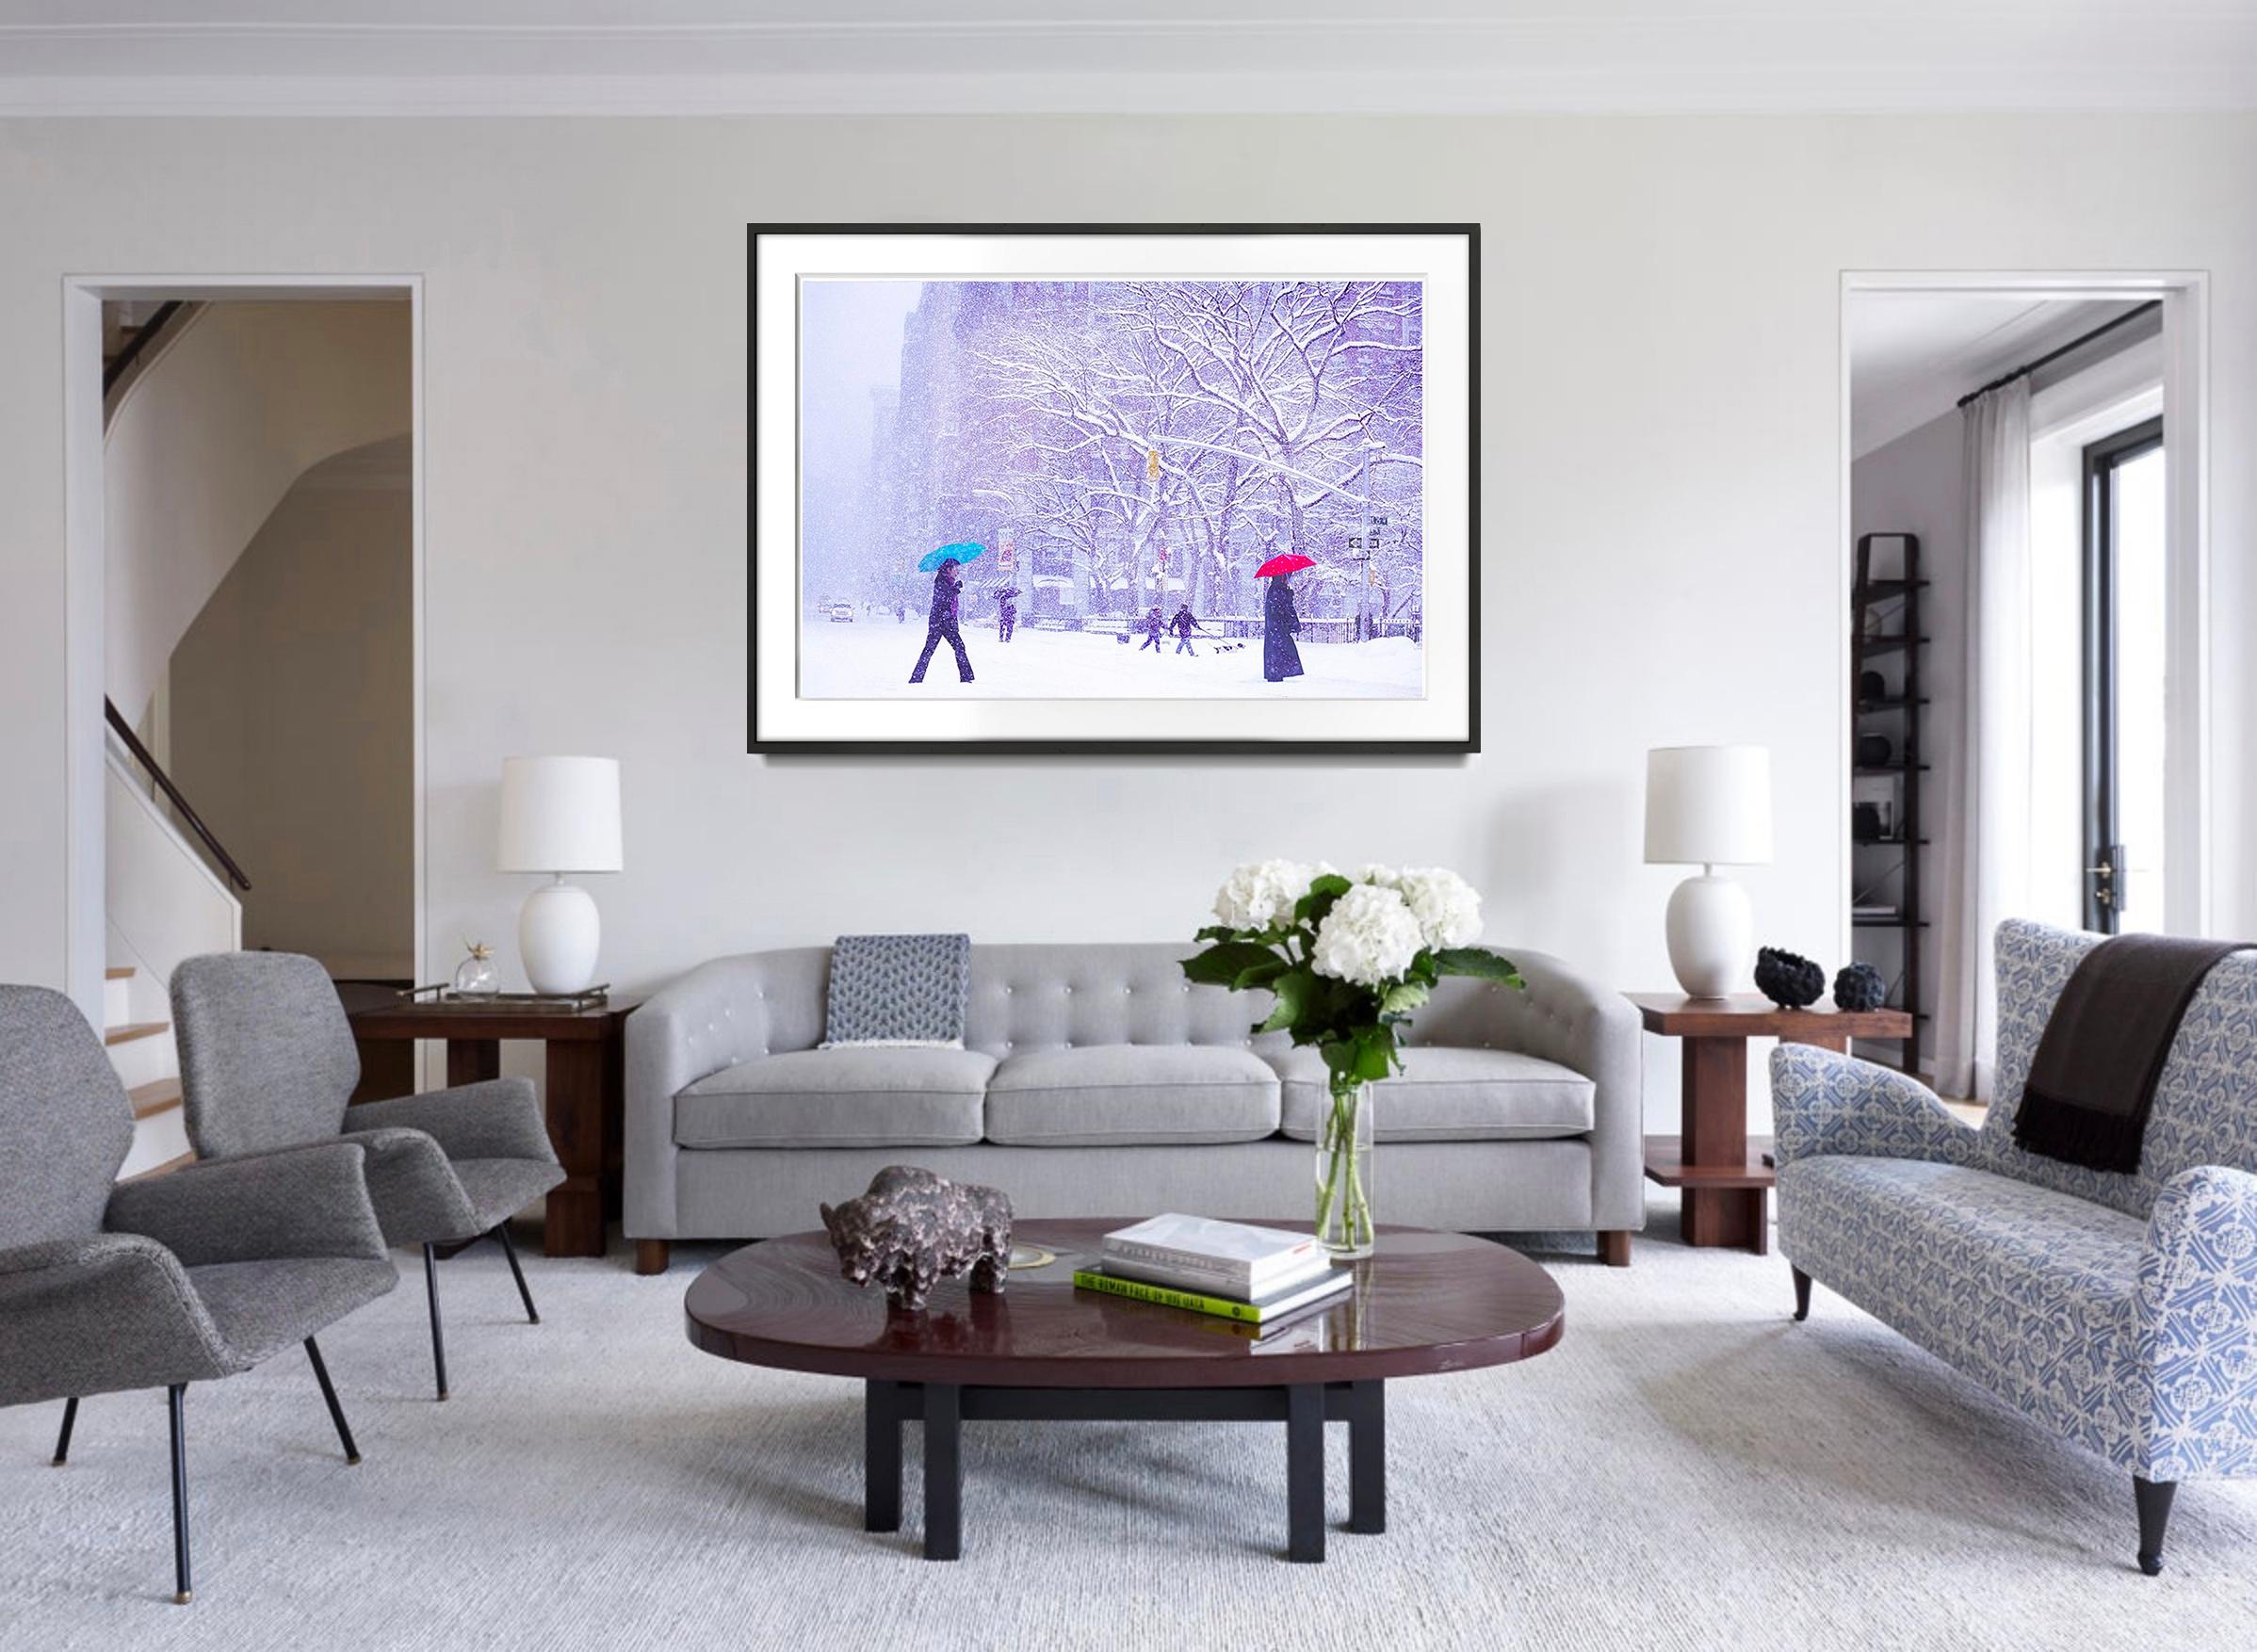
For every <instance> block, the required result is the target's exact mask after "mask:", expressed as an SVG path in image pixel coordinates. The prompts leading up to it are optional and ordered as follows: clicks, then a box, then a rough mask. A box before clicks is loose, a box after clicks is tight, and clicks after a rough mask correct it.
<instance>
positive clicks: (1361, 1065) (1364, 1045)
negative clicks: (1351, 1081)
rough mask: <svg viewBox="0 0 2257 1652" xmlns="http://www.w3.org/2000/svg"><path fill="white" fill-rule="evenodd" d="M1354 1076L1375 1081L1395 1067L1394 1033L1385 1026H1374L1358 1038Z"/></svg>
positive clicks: (1370, 1081) (1385, 1075)
mask: <svg viewBox="0 0 2257 1652" xmlns="http://www.w3.org/2000/svg"><path fill="white" fill-rule="evenodd" d="M1354 1047H1355V1050H1356V1069H1355V1071H1356V1077H1358V1078H1361V1079H1364V1080H1365V1081H1366V1082H1369V1083H1377V1082H1378V1081H1379V1080H1380V1079H1382V1078H1385V1077H1387V1076H1388V1073H1389V1072H1391V1071H1393V1069H1394V1067H1395V1064H1396V1063H1395V1035H1394V1034H1393V1033H1392V1032H1390V1031H1388V1029H1387V1028H1384V1027H1381V1028H1373V1029H1372V1030H1371V1031H1370V1032H1367V1033H1365V1034H1364V1035H1363V1036H1362V1037H1361V1038H1358V1039H1357V1040H1356V1044H1355V1046H1354Z"/></svg>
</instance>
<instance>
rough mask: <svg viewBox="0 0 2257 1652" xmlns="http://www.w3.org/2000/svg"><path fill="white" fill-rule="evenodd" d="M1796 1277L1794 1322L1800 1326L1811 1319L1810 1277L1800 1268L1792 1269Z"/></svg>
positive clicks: (1790, 1270)
mask: <svg viewBox="0 0 2257 1652" xmlns="http://www.w3.org/2000/svg"><path fill="white" fill-rule="evenodd" d="M1788 1271H1789V1272H1791V1273H1793V1274H1794V1322H1795V1323H1796V1324H1797V1325H1799V1324H1801V1323H1802V1322H1803V1321H1804V1320H1807V1319H1809V1318H1810V1275H1809V1274H1808V1273H1805V1272H1804V1271H1802V1270H1801V1269H1800V1268H1790V1269H1789V1270H1788Z"/></svg>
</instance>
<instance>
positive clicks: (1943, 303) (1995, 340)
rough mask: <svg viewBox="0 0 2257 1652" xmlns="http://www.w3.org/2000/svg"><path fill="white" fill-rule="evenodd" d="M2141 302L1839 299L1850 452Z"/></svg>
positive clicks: (1965, 296)
mask: <svg viewBox="0 0 2257 1652" xmlns="http://www.w3.org/2000/svg"><path fill="white" fill-rule="evenodd" d="M2145 301H2146V300H2121V299H2075V298H2038V297H2033V296H2032V295H2030V294H2028V293H2020V294H2007V293H1989V292H1905V293H1891V292H1866V293H1856V294H1853V295H1852V296H1851V297H1850V299H1849V301H1848V303H1847V305H1846V306H1845V309H1846V314H1847V326H1848V329H1849V375H1850V377H1849V385H1850V413H1849V428H1850V451H1851V454H1852V455H1853V456H1854V457H1857V458H1862V457H1864V455H1866V454H1868V453H1871V452H1872V451H1873V450H1874V449H1875V448H1876V447H1882V446H1886V445H1888V444H1889V443H1891V442H1893V441H1895V440H1896V439H1897V438H1898V437H1899V436H1902V435H1904V434H1905V433H1906V432H1907V431H1909V430H1914V429H1919V427H1921V426H1922V425H1924V424H1926V423H1927V422H1928V421H1929V420H1930V419H1932V418H1935V417H1937V416H1938V415H1939V414H1940V413H1948V412H1950V411H1951V409H1952V408H1953V406H1954V405H1955V404H1956V403H1957V401H1958V399H1959V397H1962V396H1965V395H1966V394H1968V392H1970V391H1973V390H1979V389H1981V388H1982V387H1983V386H1984V385H1986V384H1988V383H1989V382H1990V381H1991V380H1993V379H1995V378H1997V377H1998V376H1999V375H2000V374H2002V373H2005V372H2008V371H2010V370H2011V369H2013V368H2015V367H2019V366H2022V365H2024V364H2027V363H2030V362H2033V361H2035V360H2037V359H2038V357H2039V356H2042V355H2044V354H2045V353H2046V352H2047V351H2048V350H2051V349H2054V348H2058V347H2059V346H2061V345H2064V344H2066V343H2068V342H2069V341H2070V339H2072V338H2076V337H2078V336H2079V335H2081V334H2083V333H2087V332H2091V331H2092V330H2093V329H2094V328H2095V327H2098V326H2100V325H2101V323H2103V321H2107V320H2110V319H2112V318H2113V317H2115V316H2120V315H2122V314H2123V313H2124V312H2125V311H2127V310H2132V309H2135V308H2137V307H2138V305H2139V304H2140V303H2143V302H2145Z"/></svg>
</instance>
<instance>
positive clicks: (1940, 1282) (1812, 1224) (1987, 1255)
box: [1778, 1155, 2147, 1453]
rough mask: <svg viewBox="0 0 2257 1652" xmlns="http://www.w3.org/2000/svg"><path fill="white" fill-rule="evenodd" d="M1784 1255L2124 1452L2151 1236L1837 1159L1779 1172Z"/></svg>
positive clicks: (2017, 1197) (2074, 1203)
mask: <svg viewBox="0 0 2257 1652" xmlns="http://www.w3.org/2000/svg"><path fill="white" fill-rule="evenodd" d="M1778 1202H1779V1249H1780V1250H1782V1251H1784V1252H1785V1253H1786V1255H1787V1256H1788V1257H1789V1258H1790V1259H1791V1260H1792V1261H1793V1262H1794V1265H1795V1266H1796V1267H1797V1268H1800V1269H1801V1270H1803V1271H1805V1272H1807V1273H1809V1274H1810V1276H1811V1277H1812V1278H1814V1279H1816V1280H1818V1281H1819V1283H1821V1284H1822V1285H1825V1286H1827V1288H1830V1289H1833V1290H1837V1291H1840V1292H1841V1293H1842V1294H1843V1295H1844V1296H1847V1297H1848V1298H1849V1299H1850V1300H1851V1301H1853V1302H1855V1303H1856V1304H1858V1305H1859V1307H1862V1308H1864V1309H1865V1310H1866V1311H1867V1312H1869V1313H1871V1314H1873V1315H1875V1317H1876V1318H1878V1319H1881V1320H1886V1321H1887V1322H1888V1323H1889V1324H1891V1325H1892V1326H1894V1327H1895V1328H1896V1329H1897V1330H1899V1331H1901V1332H1903V1333H1904V1334H1905V1335H1906V1336H1909V1337H1911V1338H1912V1339H1913V1340H1914V1341H1915V1342H1918V1343H1919V1344H1921V1346H1923V1347H1924V1348H1925V1349H1927V1350H1928V1351H1929V1352H1931V1353H1934V1354H1937V1355H1938V1356H1940V1358H1942V1359H1944V1360H1946V1361H1948V1362H1949V1363H1950V1364H1952V1365H1953V1366H1955V1367H1957V1369H1959V1370H1961V1371H1962V1372H1964V1373H1965V1374H1966V1375H1968V1376H1971V1377H1973V1378H1974V1379H1975V1380H1976V1381H1977V1382H1980V1383H1982V1384H1984V1385H1986V1386H1988V1387H1989V1389H1990V1390H1991V1391H1992V1392H1993V1393H1995V1394H1998V1395H1999V1396H2000V1397H2002V1398H2004V1399H2005V1400H2008V1401H2011V1402H2013V1403H2014V1404H2015V1405H2017V1406H2018V1407H2020V1408H2021V1409H2022V1410H2023V1411H2024V1412H2026V1413H2027V1414H2029V1415H2030V1416H2033V1417H2038V1419H2039V1420H2041V1421H2044V1422H2046V1423H2048V1424H2050V1425H2051V1426H2053V1427H2054V1428H2055V1429H2056V1430H2058V1431H2059V1432H2061V1433H2066V1434H2068V1435H2069V1436H2070V1438H2072V1439H2078V1440H2081V1441H2082V1442H2083V1443H2084V1444H2086V1445H2087V1446H2089V1447H2090V1448H2092V1449H2093V1450H2099V1451H2102V1452H2103V1453H2112V1452H2114V1451H2117V1450H2121V1449H2126V1448H2127V1447H2128V1445H2129V1442H2130V1439H2131V1433H2132V1416H2133V1389H2134V1387H2135V1380H2134V1379H2133V1377H2132V1376H2131V1372H2130V1367H2131V1366H2132V1365H2133V1364H2134V1363H2135V1350H2136V1343H2137V1327H2136V1323H2135V1321H2136V1318H2137V1315H2136V1312H2135V1304H2134V1294H2133V1293H2134V1288H2135V1284H2136V1282H2137V1277H2138V1271H2139V1262H2140V1257H2141V1255H2142V1253H2143V1252H2144V1251H2145V1249H2146V1243H2147V1223H2144V1222H2142V1221H2141V1220H2140V1219H2139V1218H2138V1217H2136V1216H2131V1215H2127V1214H2125V1213H2124V1212H2123V1211H2120V1210H2112V1209H2110V1208H2109V1207H2107V1206H2105V1205H2097V1204H2094V1203H2093V1202H2092V1201H2091V1200H2088V1199H2080V1198H2077V1197H2076V1196H2074V1195H2073V1194H2070V1193H2062V1192H2056V1191H2055V1190H2053V1189H2051V1188H2040V1187H2034V1186H2032V1185H2031V1184H2030V1183H2028V1182H2024V1181H2019V1180H2017V1179H2015V1178H2014V1177H2011V1176H2003V1175H1996V1174H1992V1173H1990V1172H1989V1171H1983V1170H1976V1169H1973V1168H1972V1167H1970V1166H1965V1165H1954V1164H1937V1163H1932V1162H1929V1161H1927V1160H1923V1159H1909V1158H1849V1157H1846V1156H1841V1155H1828V1156H1825V1157H1821V1158H1798V1159H1794V1160H1792V1161H1790V1162H1789V1163H1788V1164H1787V1165H1786V1166H1785V1167H1784V1168H1783V1169H1781V1170H1780V1172H1779V1180H1778Z"/></svg>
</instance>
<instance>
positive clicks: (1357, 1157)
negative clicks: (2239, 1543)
mask: <svg viewBox="0 0 2257 1652" xmlns="http://www.w3.org/2000/svg"><path fill="white" fill-rule="evenodd" d="M1317 1242H1318V1243H1319V1244H1321V1245H1323V1247H1324V1249H1325V1250H1326V1251H1328V1252H1330V1253H1331V1254H1332V1255H1335V1256H1340V1257H1343V1258H1349V1259H1353V1258H1355V1257H1358V1256H1368V1255H1371V1254H1372V1250H1373V1249H1374V1248H1375V1246H1376V1243H1377V1239H1376V1236H1375V1235H1374V1233H1373V1231H1372V1086H1371V1085H1369V1084H1367V1083H1365V1082H1363V1081H1361V1080H1360V1079H1356V1078H1342V1077H1340V1076H1339V1075H1337V1074H1336V1075H1334V1077H1333V1080H1332V1085H1331V1088H1330V1090H1329V1092H1328V1093H1327V1095H1326V1098H1325V1105H1324V1120H1323V1127H1322V1128H1320V1129H1319V1130H1318V1131H1317Z"/></svg>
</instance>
